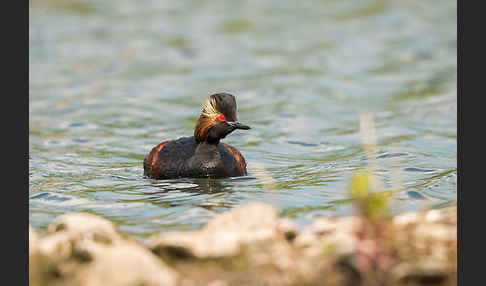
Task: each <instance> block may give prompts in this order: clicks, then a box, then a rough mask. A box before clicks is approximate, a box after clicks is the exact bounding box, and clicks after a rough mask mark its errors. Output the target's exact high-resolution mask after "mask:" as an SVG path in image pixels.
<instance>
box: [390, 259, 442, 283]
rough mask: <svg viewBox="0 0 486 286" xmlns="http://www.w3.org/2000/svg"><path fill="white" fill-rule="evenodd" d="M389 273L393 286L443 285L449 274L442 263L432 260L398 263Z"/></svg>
mask: <svg viewBox="0 0 486 286" xmlns="http://www.w3.org/2000/svg"><path fill="white" fill-rule="evenodd" d="M391 273H392V277H393V278H392V279H393V280H394V282H395V283H394V284H402V285H424V284H427V285H429V284H431V285H444V284H445V283H446V282H447V280H448V279H449V277H450V274H451V273H448V268H447V265H446V264H444V262H441V261H437V260H432V259H425V260H422V261H416V262H415V263H410V262H403V263H400V264H398V265H397V266H395V267H394V268H393V269H392V271H391Z"/></svg>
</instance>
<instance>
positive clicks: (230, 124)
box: [143, 93, 250, 179]
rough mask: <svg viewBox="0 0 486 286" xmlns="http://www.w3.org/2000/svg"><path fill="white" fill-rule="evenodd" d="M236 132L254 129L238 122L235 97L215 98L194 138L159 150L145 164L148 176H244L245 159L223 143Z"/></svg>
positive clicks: (206, 106)
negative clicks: (223, 140)
mask: <svg viewBox="0 0 486 286" xmlns="http://www.w3.org/2000/svg"><path fill="white" fill-rule="evenodd" d="M236 129H243V130H248V129H250V127H249V126H247V125H244V124H242V123H240V122H238V120H237V117H236V100H235V97H234V96H233V95H231V94H229V93H217V94H213V95H211V96H210V97H209V99H208V100H207V101H206V103H205V104H204V106H203V109H202V112H201V115H200V116H199V119H198V120H197V123H196V127H195V128H194V136H191V137H182V138H179V139H177V140H170V141H164V142H162V143H160V144H159V145H157V146H155V147H154V148H153V149H152V151H150V153H149V154H148V155H147V156H146V157H145V160H144V161H143V170H144V175H145V176H147V177H149V178H153V179H170V178H181V177H186V178H224V177H239V176H244V175H246V161H245V158H243V156H242V155H241V153H240V152H239V151H238V150H237V149H236V148H234V147H231V146H230V145H228V144H224V143H221V144H220V142H219V141H220V140H221V139H223V138H225V137H226V136H227V135H228V134H230V133H231V132H233V131H234V130H236Z"/></svg>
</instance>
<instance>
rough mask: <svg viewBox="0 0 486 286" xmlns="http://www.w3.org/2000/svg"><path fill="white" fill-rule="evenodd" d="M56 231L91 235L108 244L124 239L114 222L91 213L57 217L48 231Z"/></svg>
mask: <svg viewBox="0 0 486 286" xmlns="http://www.w3.org/2000/svg"><path fill="white" fill-rule="evenodd" d="M55 232H69V233H70V234H71V235H79V236H85V237H86V238H87V237H88V236H89V238H90V239H92V240H94V241H99V242H102V243H108V244H109V243H115V242H118V241H120V240H122V239H123V237H122V236H121V234H120V233H119V232H118V230H117V229H116V227H115V225H114V224H113V223H112V222H110V221H109V220H107V219H104V218H102V217H100V216H97V215H94V214H90V213H70V214H65V215H61V216H59V217H57V218H56V219H55V220H54V221H53V222H52V224H51V225H49V228H48V233H55Z"/></svg>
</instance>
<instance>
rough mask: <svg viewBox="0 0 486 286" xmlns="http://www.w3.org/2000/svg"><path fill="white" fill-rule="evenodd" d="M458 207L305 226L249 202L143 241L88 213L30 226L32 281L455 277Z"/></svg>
mask: <svg viewBox="0 0 486 286" xmlns="http://www.w3.org/2000/svg"><path fill="white" fill-rule="evenodd" d="M456 281H457V205H454V206H449V207H446V208H442V209H432V210H424V211H419V212H406V213H401V214H398V215H396V216H394V217H392V218H389V217H386V216H370V215H369V214H366V213H363V212H358V213H357V214H355V215H350V216H345V217H332V218H318V219H315V220H314V221H313V222H312V223H311V224H310V225H308V226H306V227H304V228H303V229H302V231H297V227H296V225H295V224H294V223H293V222H292V221H290V220H288V219H285V218H280V217H279V215H278V212H277V210H276V208H274V207H273V206H272V205H269V204H264V203H250V204H247V205H242V206H239V207H236V208H234V209H231V210H230V211H227V212H224V213H222V214H219V215H217V216H216V217H214V218H213V219H211V220H210V221H208V222H207V223H206V224H205V225H204V226H203V227H201V228H200V229H198V230H189V231H169V232H164V233H160V234H155V235H152V236H150V237H148V239H147V240H146V241H144V242H141V241H138V240H136V239H134V238H131V237H130V236H129V235H127V234H126V233H123V232H122V231H120V230H119V229H118V228H117V227H116V225H115V224H113V223H112V222H110V221H108V220H106V219H104V218H102V217H100V216H97V215H93V214H89V213H68V214H64V215H61V216H59V217H57V218H56V219H55V220H54V221H53V222H52V223H51V224H50V225H49V227H48V229H47V232H46V233H45V234H39V233H37V232H36V231H34V230H32V229H31V228H30V226H29V285H37V286H39V285H103V286H106V285H184V286H185V285H188V286H189V285H213V286H224V285H377V284H381V285H422V284H424V283H430V284H431V285H455V284H456Z"/></svg>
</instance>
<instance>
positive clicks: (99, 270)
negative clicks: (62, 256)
mask: <svg viewBox="0 0 486 286" xmlns="http://www.w3.org/2000/svg"><path fill="white" fill-rule="evenodd" d="M177 280H178V275H177V273H176V272H175V271H174V270H172V269H170V268H169V267H167V266H166V265H165V264H164V263H163V262H162V261H161V260H160V259H158V258H157V257H156V256H155V255H153V254H152V253H151V252H150V251H149V250H147V249H146V248H144V247H142V246H140V245H138V244H136V243H128V242H124V243H121V244H120V245H117V246H104V247H100V248H99V249H97V250H96V251H94V252H93V261H92V262H91V263H89V264H88V265H86V266H84V267H82V268H80V270H79V271H78V272H77V273H76V275H75V277H74V278H73V282H72V285H92V286H106V285H119V286H123V285H126V286H130V285H145V286H151V285H154V286H155V285H176V284H177Z"/></svg>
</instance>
